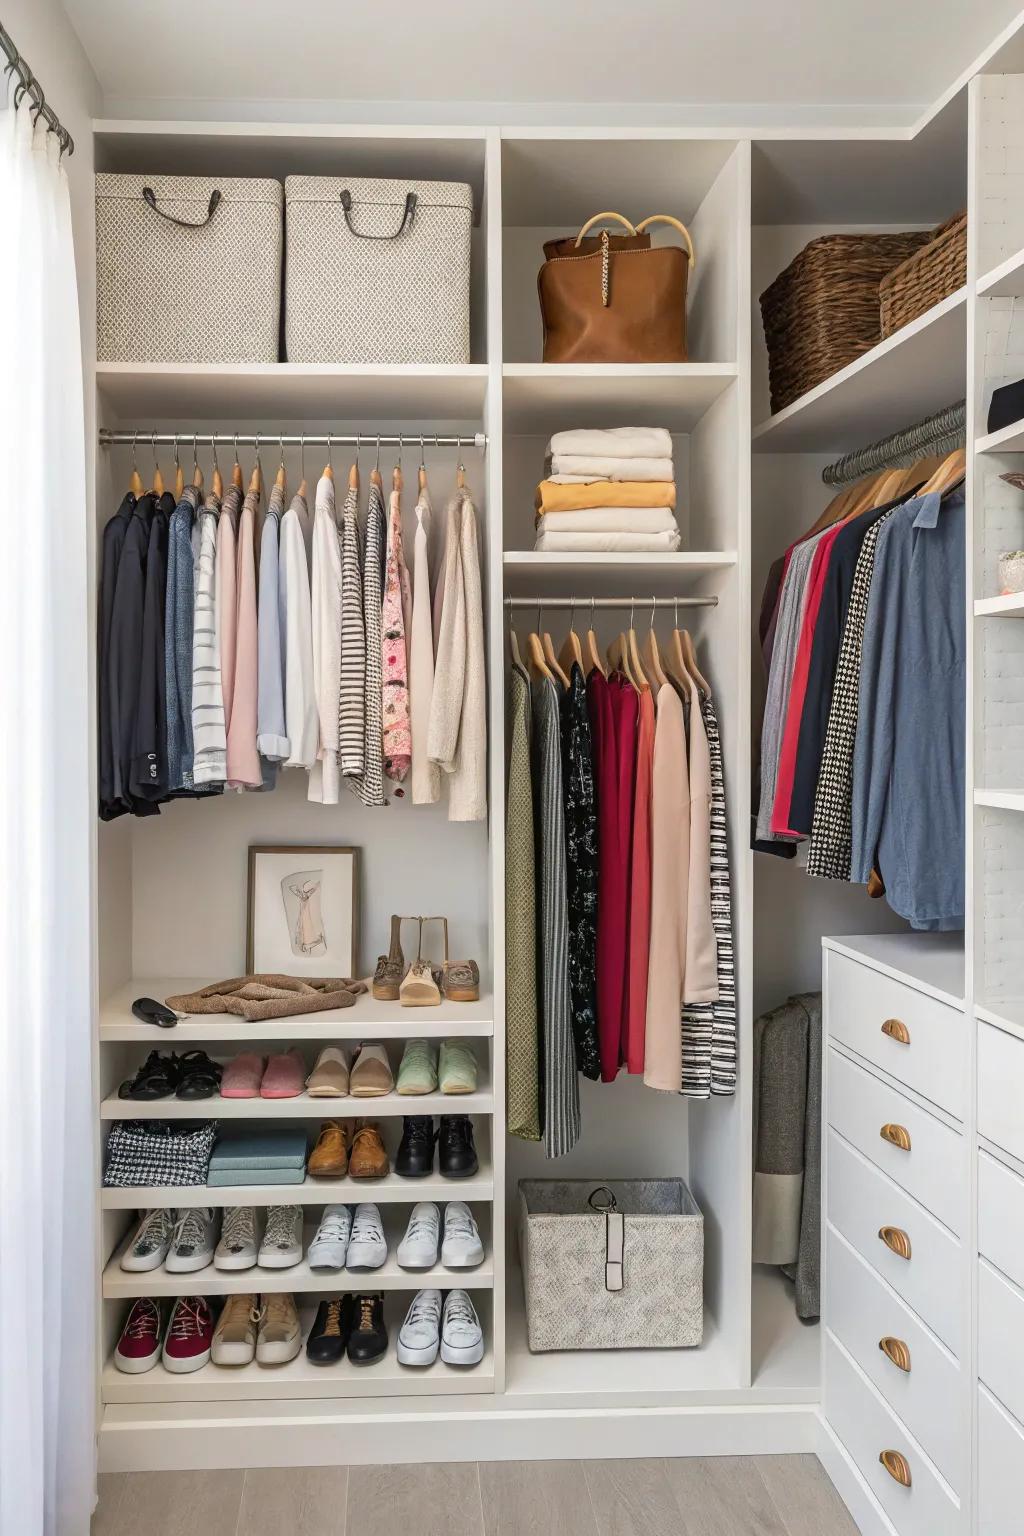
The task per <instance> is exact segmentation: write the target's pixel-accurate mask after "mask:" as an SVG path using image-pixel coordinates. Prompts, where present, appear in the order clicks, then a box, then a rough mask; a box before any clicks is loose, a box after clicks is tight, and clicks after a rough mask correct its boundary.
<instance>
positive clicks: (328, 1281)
mask: <svg viewBox="0 0 1024 1536" xmlns="http://www.w3.org/2000/svg"><path fill="white" fill-rule="evenodd" d="M133 1230H134V1229H133ZM403 1230H404V1229H403ZM401 1236H402V1233H401V1232H399V1233H398V1235H397V1236H396V1237H395V1238H394V1241H393V1242H392V1240H391V1236H390V1235H389V1238H388V1247H389V1249H390V1252H389V1253H388V1258H387V1262H386V1263H385V1264H383V1265H382V1266H381V1268H380V1269H310V1267H309V1265H308V1264H307V1262H306V1260H305V1259H303V1260H302V1262H301V1264H293V1265H292V1267H291V1268H290V1269H263V1268H260V1267H259V1266H257V1267H256V1268H253V1269H235V1270H231V1269H215V1268H214V1266H213V1265H212V1264H208V1265H207V1266H206V1268H205V1269H194V1270H192V1271H191V1273H189V1274H173V1273H169V1272H168V1271H167V1270H166V1269H164V1268H163V1266H162V1265H161V1267H160V1268H159V1269H151V1270H147V1271H145V1272H144V1273H137V1272H132V1271H129V1270H125V1269H122V1268H121V1254H122V1252H123V1251H124V1248H125V1247H127V1243H124V1244H122V1247H121V1248H120V1249H118V1251H117V1253H115V1255H114V1257H113V1258H112V1259H111V1260H110V1262H109V1263H108V1264H107V1266H106V1268H105V1269H104V1271H103V1299H104V1301H129V1300H131V1299H132V1298H134V1297H136V1296H193V1295H195V1296H236V1295H239V1294H244V1293H245V1292H246V1291H254V1292H257V1293H258V1294H260V1295H268V1294H270V1293H271V1292H280V1293H282V1294H288V1295H299V1294H303V1293H308V1294H310V1295H312V1294H314V1293H322V1294H323V1295H325V1296H339V1295H342V1294H344V1293H345V1292H346V1291H355V1292H363V1291H415V1290H425V1289H431V1288H433V1289H436V1290H439V1291H450V1290H454V1289H455V1287H458V1288H459V1289H460V1290H463V1291H489V1290H491V1289H492V1288H493V1286H494V1260H493V1255H492V1253H491V1251H490V1247H489V1245H488V1248H487V1252H486V1253H485V1255H484V1261H483V1263H482V1264H478V1265H477V1267H476V1269H445V1268H444V1267H443V1266H442V1265H440V1264H435V1265H434V1267H433V1268H432V1269H416V1270H412V1269H399V1267H398V1264H397V1263H396V1261H395V1254H394V1249H395V1246H396V1245H397V1243H398V1242H399V1241H400V1240H401ZM307 1246H308V1244H307Z"/></svg>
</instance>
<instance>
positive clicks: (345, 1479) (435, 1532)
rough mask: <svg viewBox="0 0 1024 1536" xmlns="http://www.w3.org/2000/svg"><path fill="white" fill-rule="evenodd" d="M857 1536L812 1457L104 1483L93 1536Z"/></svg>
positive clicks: (458, 1466) (304, 1472)
mask: <svg viewBox="0 0 1024 1536" xmlns="http://www.w3.org/2000/svg"><path fill="white" fill-rule="evenodd" d="M199 1530H210V1531H216V1532H217V1533H218V1536H279V1533H280V1532H282V1531H287V1532H288V1533H289V1536H409V1533H410V1532H415V1533H416V1536H856V1532H857V1527H856V1526H855V1525H854V1523H853V1521H852V1520H851V1519H850V1516H849V1515H848V1514H847V1512H846V1510H845V1509H844V1507H843V1505H842V1503H841V1501H840V1499H839V1497H838V1495H837V1494H836V1492H835V1489H834V1488H833V1487H832V1484H831V1483H830V1482H829V1480H828V1478H827V1476H826V1475H825V1473H824V1471H823V1470H822V1468H821V1466H820V1464H819V1462H818V1460H817V1457H815V1456H750V1457H739V1456H737V1457H731V1456H726V1457H713V1458H707V1459H701V1458H690V1459H686V1460H679V1461H603V1462H598V1461H588V1462H585V1461H535V1462H517V1461H499V1462H485V1463H481V1464H480V1465H479V1466H478V1465H476V1464H475V1463H473V1462H453V1463H450V1464H447V1465H441V1464H433V1465H425V1466H404V1467H402V1466H400V1467H320V1468H312V1469H303V1468H300V1469H291V1468H282V1469H269V1470H263V1471H252V1472H188V1473H182V1474H180V1475H179V1474H177V1473H173V1472H129V1473H119V1474H111V1475H109V1476H106V1477H101V1478H100V1500H99V1505H98V1507H97V1510H96V1514H95V1516H94V1517H93V1522H92V1536H138V1533H139V1532H140V1531H145V1532H146V1536H195V1533H196V1531H199Z"/></svg>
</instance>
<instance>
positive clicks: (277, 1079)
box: [260, 1050, 306, 1099]
mask: <svg viewBox="0 0 1024 1536" xmlns="http://www.w3.org/2000/svg"><path fill="white" fill-rule="evenodd" d="M305 1086H306V1063H305V1061H304V1060H303V1058H302V1054H301V1052H299V1051H296V1050H292V1051H283V1052H281V1054H280V1055H277V1056H271V1058H270V1060H269V1061H268V1062H267V1070H266V1071H265V1072H264V1074H263V1081H262V1083H261V1084H260V1098H261V1099H295V1098H298V1096H299V1094H300V1093H301V1092H302V1090H303V1088H304V1087H305Z"/></svg>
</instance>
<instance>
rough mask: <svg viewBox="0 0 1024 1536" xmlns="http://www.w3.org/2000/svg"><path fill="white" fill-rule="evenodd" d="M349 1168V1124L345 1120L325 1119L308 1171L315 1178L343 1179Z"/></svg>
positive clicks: (311, 1155) (311, 1154)
mask: <svg viewBox="0 0 1024 1536" xmlns="http://www.w3.org/2000/svg"><path fill="white" fill-rule="evenodd" d="M347 1168H348V1125H347V1124H346V1122H345V1121H344V1120H325V1121H324V1122H323V1124H322V1125H321V1127H320V1135H319V1136H318V1137H317V1139H316V1146H315V1147H314V1148H313V1150H312V1152H311V1153H310V1154H309V1162H308V1163H307V1164H306V1171H307V1173H310V1174H311V1175H312V1176H313V1178H314V1179H343V1178H344V1177H345V1172H346V1170H347Z"/></svg>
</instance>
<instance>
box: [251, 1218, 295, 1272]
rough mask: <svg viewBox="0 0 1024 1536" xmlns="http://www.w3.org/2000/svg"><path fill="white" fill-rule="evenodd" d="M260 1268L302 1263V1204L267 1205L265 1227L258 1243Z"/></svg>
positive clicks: (283, 1267) (288, 1266)
mask: <svg viewBox="0 0 1024 1536" xmlns="http://www.w3.org/2000/svg"><path fill="white" fill-rule="evenodd" d="M258 1262H259V1266H260V1268H261V1269H291V1267H292V1265H293V1264H301V1263H302V1206H301V1205H268V1206H267V1229H266V1231H265V1232H264V1234H263V1241H262V1243H261V1244H260V1253H259V1261H258Z"/></svg>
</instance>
